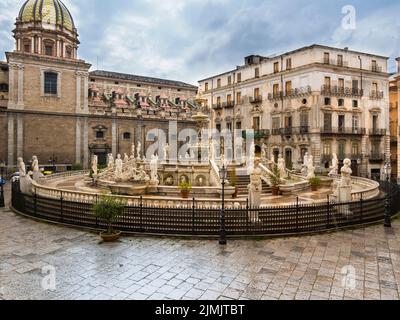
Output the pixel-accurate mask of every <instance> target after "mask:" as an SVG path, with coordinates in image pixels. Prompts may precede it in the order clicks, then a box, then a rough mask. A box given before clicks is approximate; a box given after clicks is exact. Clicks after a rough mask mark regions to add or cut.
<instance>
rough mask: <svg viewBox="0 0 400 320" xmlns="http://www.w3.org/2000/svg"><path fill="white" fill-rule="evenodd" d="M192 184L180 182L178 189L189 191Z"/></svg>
mask: <svg viewBox="0 0 400 320" xmlns="http://www.w3.org/2000/svg"><path fill="white" fill-rule="evenodd" d="M192 188H193V186H192V184H191V183H187V182H182V183H180V184H179V189H180V190H182V191H190V190H192Z"/></svg>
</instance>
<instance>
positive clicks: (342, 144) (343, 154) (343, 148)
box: [338, 141, 346, 159]
mask: <svg viewBox="0 0 400 320" xmlns="http://www.w3.org/2000/svg"><path fill="white" fill-rule="evenodd" d="M338 153H339V154H338V157H339V159H344V158H346V142H343V141H340V142H339V144H338Z"/></svg>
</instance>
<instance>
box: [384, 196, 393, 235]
mask: <svg viewBox="0 0 400 320" xmlns="http://www.w3.org/2000/svg"><path fill="white" fill-rule="evenodd" d="M390 202H391V200H390V196H388V197H386V201H385V228H391V227H392V218H391V216H390Z"/></svg>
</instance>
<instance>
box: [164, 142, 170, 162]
mask: <svg viewBox="0 0 400 320" xmlns="http://www.w3.org/2000/svg"><path fill="white" fill-rule="evenodd" d="M168 160H169V144H168V143H167V144H166V145H165V146H164V161H168Z"/></svg>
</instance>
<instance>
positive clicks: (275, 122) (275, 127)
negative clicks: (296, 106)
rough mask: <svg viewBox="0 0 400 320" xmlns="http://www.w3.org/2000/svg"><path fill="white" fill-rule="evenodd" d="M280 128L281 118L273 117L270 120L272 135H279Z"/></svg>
mask: <svg viewBox="0 0 400 320" xmlns="http://www.w3.org/2000/svg"><path fill="white" fill-rule="evenodd" d="M280 128H281V118H280V117H273V118H272V133H273V134H275V135H276V134H279V132H280Z"/></svg>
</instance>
